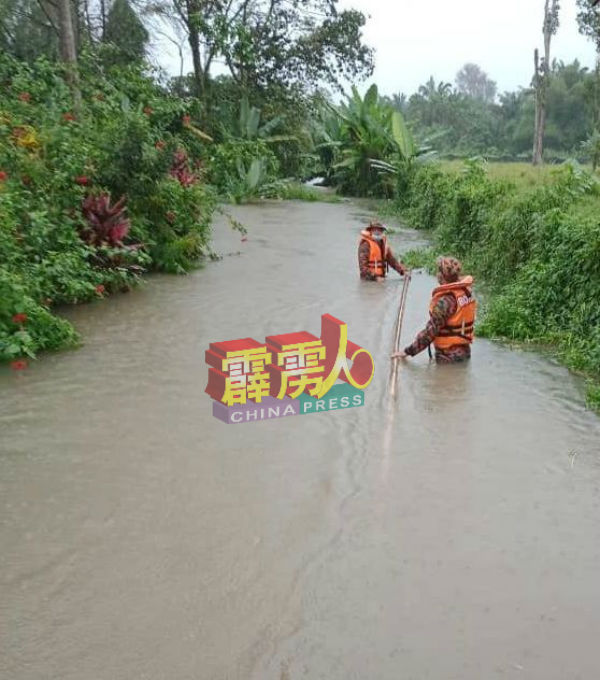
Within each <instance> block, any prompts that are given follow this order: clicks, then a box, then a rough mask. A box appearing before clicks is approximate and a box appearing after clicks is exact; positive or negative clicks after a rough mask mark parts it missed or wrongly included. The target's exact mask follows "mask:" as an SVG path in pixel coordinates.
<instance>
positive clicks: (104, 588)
mask: <svg viewBox="0 0 600 680" xmlns="http://www.w3.org/2000/svg"><path fill="white" fill-rule="evenodd" d="M234 214H235V216H236V217H237V218H239V219H241V220H242V221H243V222H244V223H245V224H246V225H247V226H248V228H249V232H250V233H249V238H248V241H247V242H241V241H240V236H239V234H237V233H236V232H232V231H231V230H230V229H229V228H228V227H227V226H226V224H225V222H224V221H219V222H217V224H216V225H215V249H216V250H217V251H219V252H223V253H232V252H236V251H240V254H237V255H235V254H234V255H229V256H226V257H224V259H223V260H222V261H220V262H215V263H210V264H208V265H206V267H205V268H204V269H202V270H200V271H198V272H196V273H194V274H192V275H190V276H188V277H166V276H165V277H162V276H157V277H152V278H151V279H150V280H149V281H148V283H147V285H146V286H144V287H143V288H142V289H141V290H138V291H136V292H133V293H131V294H129V295H124V296H119V297H116V298H114V299H110V300H105V301H99V302H98V303H94V304H92V305H88V306H86V307H81V308H79V309H72V310H69V311H68V315H69V318H71V319H72V320H73V321H74V323H75V324H76V326H77V328H78V329H79V330H80V331H81V332H82V334H83V337H84V339H85V345H84V347H83V348H81V349H80V350H77V351H74V352H63V353H59V354H52V355H49V356H46V357H44V358H43V359H42V360H41V361H39V362H37V363H35V364H34V365H32V366H31V368H30V369H29V370H28V371H26V372H25V373H24V374H11V373H10V372H9V370H8V369H6V368H2V369H0V508H1V528H0V538H1V544H0V545H1V548H2V550H1V554H0V568H1V569H0V571H1V575H0V578H1V582H0V586H1V592H2V595H1V598H0V677H2V678H7V680H8V679H10V680H13V679H14V680H42V679H44V680H46V679H53V680H54V679H57V680H58V679H60V680H83V679H86V680H87V679H89V680H134V679H140V680H141V679H149V680H205V679H206V680H213V679H215V680H221V679H223V680H225V679H227V680H238V679H240V680H246V679H251V680H271V679H272V680H296V679H298V678H309V679H310V680H314V679H323V680H351V679H356V680H359V679H360V680H363V679H368V680H371V679H373V680H398V679H402V680H407V679H414V680H425V679H433V680H483V679H488V678H527V679H528V680H538V679H539V680H575V679H580V680H588V679H589V680H596V679H597V678H598V677H600V647H599V644H598V641H599V640H600V419H598V418H596V417H595V416H593V415H592V414H590V413H589V412H587V411H586V410H585V409H584V407H583V386H582V385H581V383H580V382H579V381H578V380H577V379H576V378H574V377H573V376H570V375H569V374H568V373H567V371H565V370H564V369H562V368H560V367H558V366H555V365H553V364H552V363H550V362H549V361H547V360H545V359H543V358H541V357H539V356H537V355H535V354H533V353H530V352H523V351H511V350H510V349H508V348H506V347H502V346H498V345H494V344H492V343H490V342H487V341H485V340H478V341H477V343H476V345H475V347H474V353H473V361H472V362H471V364H470V365H468V366H466V367H465V366H440V367H437V366H435V365H430V363H429V360H428V357H427V353H426V352H425V353H423V354H421V355H419V357H417V358H416V359H415V360H413V361H410V362H406V363H402V365H401V366H400V382H399V395H398V399H399V404H398V409H397V415H396V419H395V423H394V431H393V444H392V446H391V448H390V450H389V451H383V450H382V430H383V427H384V419H385V407H386V385H387V377H388V368H389V362H388V359H387V356H388V355H389V350H390V347H391V342H392V333H393V326H394V322H395V316H396V310H397V301H398V297H399V295H400V290H401V287H402V280H401V279H400V277H398V276H397V275H396V273H395V272H392V273H391V275H390V278H389V280H388V281H386V282H385V283H384V284H365V283H362V284H361V283H360V281H359V280H358V276H357V263H356V245H357V234H358V231H359V230H360V228H361V226H362V225H363V224H364V221H365V220H366V219H367V218H368V217H369V216H367V215H364V214H361V212H360V209H359V208H357V207H356V206H353V205H352V204H342V205H318V204H309V203H306V204H302V203H272V204H268V205H264V206H253V207H244V208H239V209H236V211H235V213H234ZM415 239H416V235H415V234H414V233H412V232H406V233H403V234H399V235H397V236H395V237H394V238H393V241H392V243H393V245H394V246H395V248H396V249H398V248H402V247H410V246H412V245H413V243H414V241H415ZM432 285H433V279H432V278H431V277H429V276H427V275H425V274H421V275H419V274H415V275H414V277H413V282H412V284H411V289H410V293H409V296H408V307H407V311H406V318H405V322H404V332H403V337H402V339H403V346H404V345H405V344H407V343H408V342H409V341H410V340H411V339H412V336H413V334H414V332H416V331H417V330H419V328H420V327H421V326H422V324H423V322H424V320H425V317H426V313H427V305H428V298H429V295H430V291H431V288H432ZM324 313H330V314H332V315H333V316H335V317H337V318H339V319H341V320H343V321H345V322H346V323H347V324H348V327H349V334H350V339H351V340H352V341H354V342H356V343H358V344H360V345H362V346H364V347H366V348H367V349H368V350H369V351H370V352H371V353H372V354H373V356H374V358H375V366H376V369H375V377H374V379H373V382H372V384H371V385H370V386H369V388H368V389H367V390H366V394H365V399H366V405H365V407H364V408H357V409H350V410H347V411H336V412H328V413H322V414H319V415H316V414H315V415H307V416H303V417H296V418H282V419H279V420H271V421H267V422H261V423H250V424H246V425H239V426H228V425H225V424H223V423H221V422H220V421H218V420H217V419H215V418H213V417H212V414H211V402H210V399H209V398H208V396H207V395H206V394H205V393H204V388H205V386H206V382H207V374H208V367H207V366H206V364H205V363H204V351H205V349H207V348H208V345H209V343H210V342H215V341H218V340H228V339H234V338H237V337H246V336H250V337H254V338H255V339H257V340H260V341H262V340H263V339H264V337H265V336H266V335H272V334H279V333H288V332H292V331H295V330H307V331H309V332H311V333H314V334H315V335H319V332H320V318H321V314H324Z"/></svg>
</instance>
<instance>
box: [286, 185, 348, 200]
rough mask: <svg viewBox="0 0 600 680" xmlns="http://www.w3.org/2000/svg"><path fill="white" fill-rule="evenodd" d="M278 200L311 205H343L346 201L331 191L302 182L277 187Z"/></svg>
mask: <svg viewBox="0 0 600 680" xmlns="http://www.w3.org/2000/svg"><path fill="white" fill-rule="evenodd" d="M276 193H277V198H280V199H281V200H284V201H308V202H309V203H341V202H342V201H343V200H344V199H343V198H342V197H341V196H338V194H336V193H334V192H333V191H331V190H330V189H324V188H318V187H312V186H308V185H306V184H301V183H300V182H285V183H282V184H281V186H280V187H277V191H276Z"/></svg>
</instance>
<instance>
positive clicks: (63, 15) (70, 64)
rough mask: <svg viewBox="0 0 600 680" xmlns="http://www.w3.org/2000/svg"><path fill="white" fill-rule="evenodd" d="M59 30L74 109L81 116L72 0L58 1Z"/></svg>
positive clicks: (62, 57) (61, 51)
mask: <svg viewBox="0 0 600 680" xmlns="http://www.w3.org/2000/svg"><path fill="white" fill-rule="evenodd" d="M58 22H59V23H58V29H59V38H60V54H61V59H62V61H63V62H64V64H65V69H66V79H67V82H68V84H69V87H70V88H71V94H72V97H73V108H74V110H75V113H76V114H77V115H80V114H81V90H80V89H79V74H78V72H77V48H76V43H75V31H74V28H73V15H72V13H71V2H70V0H58Z"/></svg>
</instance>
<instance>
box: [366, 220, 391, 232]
mask: <svg viewBox="0 0 600 680" xmlns="http://www.w3.org/2000/svg"><path fill="white" fill-rule="evenodd" d="M367 229H381V230H382V231H387V227H386V226H385V224H382V223H381V222H379V221H377V220H373V221H372V222H371V223H370V224H369V226H368V227H367Z"/></svg>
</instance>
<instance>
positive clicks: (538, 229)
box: [402, 162, 600, 403]
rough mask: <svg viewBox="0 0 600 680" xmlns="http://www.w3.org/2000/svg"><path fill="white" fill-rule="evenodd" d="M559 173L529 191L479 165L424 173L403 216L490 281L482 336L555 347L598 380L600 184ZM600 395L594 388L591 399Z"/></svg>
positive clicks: (576, 172) (567, 169)
mask: <svg viewBox="0 0 600 680" xmlns="http://www.w3.org/2000/svg"><path fill="white" fill-rule="evenodd" d="M555 175H556V176H555V178H554V181H552V182H551V183H548V184H545V185H542V186H539V187H537V188H535V189H534V190H532V191H530V192H529V193H523V192H521V191H518V190H517V188H516V186H515V185H514V184H511V183H510V182H507V181H494V180H490V179H488V177H487V176H486V173H485V170H484V167H483V166H482V165H481V164H479V163H476V162H469V163H467V164H465V167H464V169H463V172H461V173H445V172H443V171H442V170H441V169H440V168H439V167H435V166H431V167H424V168H421V169H418V170H417V171H416V172H415V175H414V177H413V179H412V182H411V186H410V190H409V193H408V195H407V196H405V197H404V200H403V202H402V203H403V205H404V206H405V207H404V208H403V214H404V216H405V217H406V218H407V219H408V221H409V222H410V223H411V224H412V225H413V226H415V227H417V228H426V229H432V230H433V233H434V240H435V248H436V250H439V251H447V252H453V253H455V254H457V255H458V256H460V257H462V258H464V259H465V261H466V263H467V265H468V267H469V268H470V269H471V270H472V271H474V272H476V273H477V274H479V275H481V276H483V277H484V278H485V281H486V282H487V283H489V284H491V286H490V288H491V289H492V290H493V293H492V294H491V295H490V297H489V301H488V305H487V310H486V315H485V317H484V320H483V322H482V323H481V324H480V326H479V332H480V334H484V335H489V336H493V337H498V338H506V339H510V340H519V341H531V342H536V343H541V344H550V345H552V346H553V347H555V348H556V349H557V351H558V353H559V355H560V356H561V358H562V359H563V360H564V361H565V363H566V364H567V365H568V366H570V367H572V368H574V369H577V370H581V371H584V372H586V373H588V374H589V375H591V376H593V377H595V378H596V380H600V305H598V300H599V299H600V190H599V185H598V182H597V180H596V179H595V178H594V177H593V176H591V175H589V174H588V173H586V172H584V171H583V170H581V169H580V168H579V167H578V166H576V165H570V164H568V165H565V166H563V167H561V168H560V169H559V170H557V171H555ZM597 394H598V389H597V388H594V387H592V388H591V390H590V398H593V397H594V395H597ZM598 403H600V401H599V402H598Z"/></svg>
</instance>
